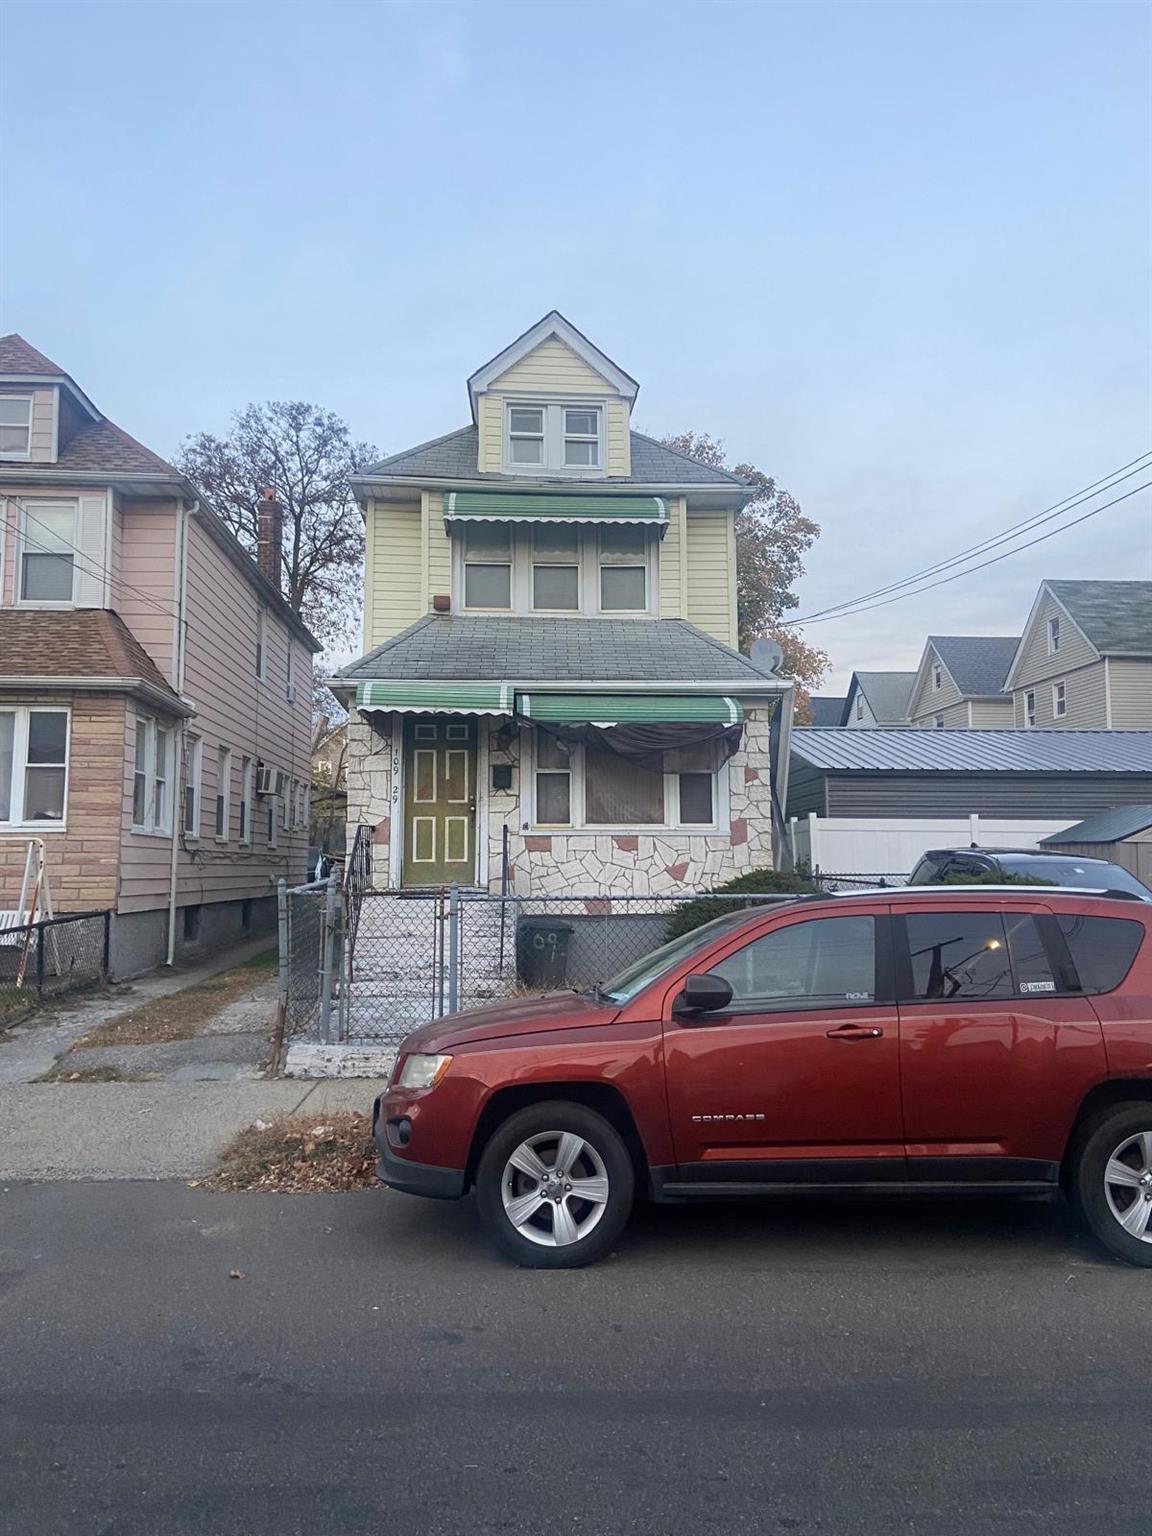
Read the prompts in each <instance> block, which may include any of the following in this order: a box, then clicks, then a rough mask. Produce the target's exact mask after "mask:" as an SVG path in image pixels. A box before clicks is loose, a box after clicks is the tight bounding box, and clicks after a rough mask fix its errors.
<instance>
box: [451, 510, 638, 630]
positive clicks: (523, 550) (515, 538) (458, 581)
mask: <svg viewBox="0 0 1152 1536" xmlns="http://www.w3.org/2000/svg"><path fill="white" fill-rule="evenodd" d="M509 526H510V532H511V535H512V541H511V544H512V555H511V563H512V577H511V593H510V596H511V607H509V608H481V607H469V606H468V605H467V604H466V603H465V601H464V598H465V586H464V578H465V567H466V566H468V565H470V564H471V565H502V564H504V562H503V561H498V560H473V561H469V560H466V559H465V554H464V550H465V536H466V533H465V530H466V528H467V524H457V528H459V529H460V531H459V532H454V533H453V536H452V589H453V596H452V606H453V608H454V610H455V611H456V612H457V613H503V614H508V613H512V614H547V615H552V616H559V617H562V618H580V617H584V618H587V617H599V616H601V615H604V616H606V617H608V618H612V619H654V618H658V617H659V615H660V592H659V586H660V583H659V570H660V567H659V560H660V555H659V544H660V540H659V538H658V537H657V534H656V532H655V530H648V529H646V530H645V554H644V558H643V561H642V562H641V561H640V560H637V561H636V564H637V565H640V564H641V563H643V565H644V569H645V577H644V586H645V598H646V600H647V606H646V607H644V608H602V607H601V606H600V532H601V530H600V528H599V527H597V526H596V525H595V524H590V523H579V524H576V525H575V526H576V529H577V536H578V540H579V554H578V557H577V564H578V566H579V574H578V578H577V579H578V583H579V593H580V606H579V607H578V608H534V607H533V606H532V580H533V566H534V565H535V564H536V562H535V561H534V560H533V557H532V528H531V527H530V526H529V527H521V526H519V525H517V524H515V523H512V524H510V525H509ZM611 526H616V525H611ZM641 526H643V525H641ZM539 563H540V564H541V565H557V564H560V565H563V564H567V563H570V562H566V561H562V560H561V561H556V560H547V559H543V560H541V561H540V562H539ZM614 568H615V569H617V570H621V569H628V568H629V567H627V566H620V565H616V566H615V567H614Z"/></svg>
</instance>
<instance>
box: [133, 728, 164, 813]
mask: <svg viewBox="0 0 1152 1536" xmlns="http://www.w3.org/2000/svg"><path fill="white" fill-rule="evenodd" d="M172 744H173V732H172V729H171V727H170V726H166V725H161V724H160V722H159V721H158V720H154V719H153V718H152V717H151V716H150V715H137V716H136V746H135V756H134V759H133V773H132V830H133V832H150V833H154V834H158V835H162V836H165V837H166V836H168V834H169V833H170V832H171V831H172Z"/></svg>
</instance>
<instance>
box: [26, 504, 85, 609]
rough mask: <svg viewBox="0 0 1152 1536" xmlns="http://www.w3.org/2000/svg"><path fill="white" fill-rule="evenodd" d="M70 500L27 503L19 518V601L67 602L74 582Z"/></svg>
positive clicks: (73, 520)
mask: <svg viewBox="0 0 1152 1536" xmlns="http://www.w3.org/2000/svg"><path fill="white" fill-rule="evenodd" d="M77 513H78V507H77V504H76V502H74V501H39V500H37V501H29V502H25V503H24V504H23V506H22V508H21V515H20V601H21V602H25V603H71V601H72V597H73V588H74V582H75V558H74V557H75V553H76V520H77Z"/></svg>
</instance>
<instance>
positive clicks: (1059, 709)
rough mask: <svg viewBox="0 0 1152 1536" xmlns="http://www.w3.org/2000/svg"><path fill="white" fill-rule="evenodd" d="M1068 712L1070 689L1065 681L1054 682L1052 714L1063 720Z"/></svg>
mask: <svg viewBox="0 0 1152 1536" xmlns="http://www.w3.org/2000/svg"><path fill="white" fill-rule="evenodd" d="M1067 713H1068V689H1067V688H1066V687H1065V685H1064V684H1063V683H1053V684H1052V714H1053V716H1054V718H1055V719H1057V720H1061V719H1063V717H1064V716H1065V715H1066V714H1067Z"/></svg>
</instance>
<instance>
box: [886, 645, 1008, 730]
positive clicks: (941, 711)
mask: <svg viewBox="0 0 1152 1536" xmlns="http://www.w3.org/2000/svg"><path fill="white" fill-rule="evenodd" d="M1019 643H1020V637H1019V635H929V636H928V641H927V644H926V645H925V647H924V654H923V656H921V658H920V665H919V667H918V668H917V671H916V681H915V682H914V683H913V685H912V692H911V695H910V696H909V699H908V717H909V719H910V720H911V722H912V724H913V725H914V726H928V727H931V728H932V729H933V730H937V731H943V730H969V731H970V730H1004V729H1011V727H1012V724H1013V719H1012V700H1011V699H1010V698H1009V696H1008V695H1007V694H1006V693H1005V692H1004V679H1005V678H1006V677H1007V676H1008V668H1009V667H1010V666H1011V665H1012V659H1013V657H1014V656H1015V655H1016V647H1017V646H1018V645H1019Z"/></svg>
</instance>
